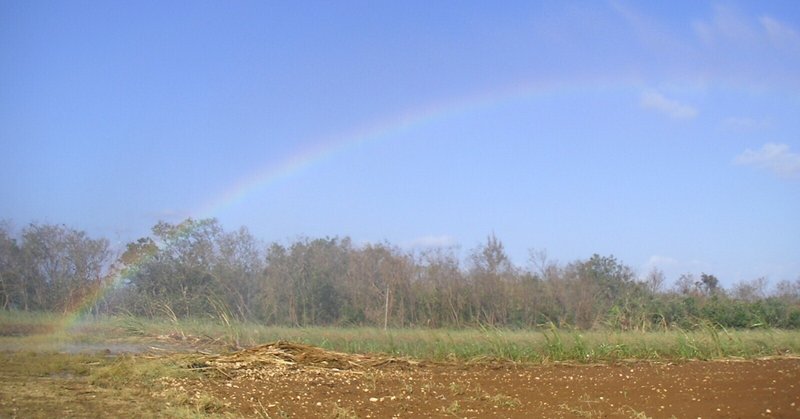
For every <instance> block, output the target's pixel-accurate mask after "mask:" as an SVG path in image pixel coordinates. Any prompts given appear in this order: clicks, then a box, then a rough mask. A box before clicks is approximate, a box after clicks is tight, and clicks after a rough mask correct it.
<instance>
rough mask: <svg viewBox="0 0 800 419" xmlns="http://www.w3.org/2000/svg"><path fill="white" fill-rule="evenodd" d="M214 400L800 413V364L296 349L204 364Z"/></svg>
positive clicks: (554, 412)
mask: <svg viewBox="0 0 800 419" xmlns="http://www.w3.org/2000/svg"><path fill="white" fill-rule="evenodd" d="M191 367H192V368H196V369H200V370H201V371H205V373H206V374H207V376H208V377H209V378H210V379H207V380H200V379H191V378H184V379H176V380H171V381H170V387H173V388H179V389H180V391H185V392H188V393H192V392H194V393H196V394H200V393H203V394H212V395H213V396H214V397H215V398H216V399H217V400H218V401H219V402H220V403H221V408H222V409H223V410H225V411H231V412H236V413H238V414H242V415H244V416H260V417H273V418H277V417H362V418H384V417H386V418H390V417H459V418H478V417H510V418H524V417H565V418H569V417H583V418H599V417H636V418H645V417H653V418H660V417H664V418H669V417H673V416H674V417H693V418H696V417H702V418H712V417H725V418H736V417H740V418H754V417H787V418H789V417H800V359H796V358H776V359H760V360H747V361H745V360H726V361H710V362H701V361H693V362H679V363H669V362H661V363H657V362H629V363H617V364H610V365H567V364H550V365H519V364H510V363H477V364H463V363H462V364H438V363H418V362H413V361H410V360H404V359H396V358H381V357H372V356H364V355H349V354H342V353H336V352H329V351H324V350H322V349H319V348H314V347H309V346H304V345H297V344H292V343H286V342H278V343H275V344H269V345H263V346H259V347H255V348H251V349H247V350H244V351H240V352H235V353H231V354H227V355H219V356H205V357H199V358H198V359H197V360H195V361H194V362H193V363H192V366H191Z"/></svg>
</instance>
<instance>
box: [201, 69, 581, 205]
mask: <svg viewBox="0 0 800 419" xmlns="http://www.w3.org/2000/svg"><path fill="white" fill-rule="evenodd" d="M587 87H588V86H587ZM574 88H575V86H574V84H573V85H571V87H570V88H567V87H566V85H562V84H557V83H550V84H535V83H517V84H513V85H509V86H504V87H502V88H496V89H491V90H487V91H483V92H480V93H475V94H471V95H466V96H463V97H458V98H454V99H450V100H446V101H441V102H434V103H429V104H425V105H422V106H419V107H416V108H413V109H409V110H406V111H404V112H401V113H398V114H394V115H389V116H387V117H384V118H381V119H379V120H377V121H372V122H370V123H367V124H364V125H361V126H358V127H355V128H352V129H350V130H347V131H344V132H340V133H336V134H333V135H329V136H325V137H323V138H319V139H316V140H315V141H311V142H310V143H311V144H312V145H311V146H309V147H307V148H305V149H303V150H300V151H299V152H297V153H296V154H294V155H292V156H290V157H288V158H286V159H285V160H283V161H281V162H279V163H277V164H274V165H267V166H265V167H262V168H260V169H258V170H256V171H254V172H252V173H250V174H248V175H247V176H244V177H242V178H241V179H240V180H239V181H238V182H236V183H235V184H234V185H233V186H231V187H230V188H229V189H227V190H226V191H224V192H223V193H221V194H219V195H217V196H215V197H214V198H213V199H212V200H210V201H208V202H207V203H205V204H204V205H202V206H201V207H200V209H198V210H197V211H196V212H195V213H194V214H195V217H196V218H208V217H214V216H216V215H218V214H220V213H221V212H223V211H224V210H226V209H228V208H231V207H234V206H236V205H237V204H239V203H241V202H243V201H245V200H246V199H247V197H248V196H251V195H253V194H255V193H257V192H258V191H261V190H263V189H264V188H265V187H267V186H268V185H272V184H274V183H276V182H279V181H281V180H283V179H287V178H290V177H292V176H295V175H297V174H299V173H302V172H303V170H304V169H307V168H309V167H312V166H314V165H315V164H317V163H319V162H321V161H324V160H328V159H331V158H333V157H335V156H336V155H339V154H342V153H344V152H345V151H346V150H349V149H353V148H357V147H359V146H361V145H363V144H366V143H372V142H378V141H381V140H383V139H386V138H391V137H392V135H393V134H397V133H402V132H403V131H408V130H412V129H415V128H420V127H424V126H425V125H426V124H429V123H432V122H435V121H438V120H441V119H446V118H448V117H451V116H456V115H459V114H463V113H467V112H471V111H475V110H480V109H482V108H488V107H491V106H493V105H498V104H501V103H506V102H509V101H513V100H516V99H524V98H529V97H533V96H537V95H546V94H550V93H557V92H559V91H564V90H572V89H574ZM576 90H577V89H576Z"/></svg>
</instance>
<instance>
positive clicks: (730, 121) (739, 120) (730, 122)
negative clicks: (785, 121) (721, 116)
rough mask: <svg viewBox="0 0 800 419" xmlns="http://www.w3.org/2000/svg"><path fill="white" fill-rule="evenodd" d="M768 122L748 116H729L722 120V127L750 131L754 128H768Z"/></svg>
mask: <svg viewBox="0 0 800 419" xmlns="http://www.w3.org/2000/svg"><path fill="white" fill-rule="evenodd" d="M769 126H770V122H769V120H767V119H763V118H762V119H757V118H748V117H735V116H733V117H730V118H725V120H723V121H722V127H723V128H725V129H729V130H735V131H751V130H756V129H763V128H768V127H769Z"/></svg>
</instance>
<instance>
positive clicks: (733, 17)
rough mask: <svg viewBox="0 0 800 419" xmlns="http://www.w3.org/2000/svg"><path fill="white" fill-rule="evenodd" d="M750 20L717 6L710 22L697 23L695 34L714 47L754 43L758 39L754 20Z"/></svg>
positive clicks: (734, 11)
mask: <svg viewBox="0 0 800 419" xmlns="http://www.w3.org/2000/svg"><path fill="white" fill-rule="evenodd" d="M748 20H750V19H748V18H747V17H745V16H742V15H741V14H739V13H738V12H737V11H736V10H734V9H731V8H728V7H724V6H717V7H715V8H714V16H713V17H712V18H711V20H710V21H695V22H694V24H693V25H692V26H693V28H694V31H695V34H696V35H697V36H698V37H699V38H700V40H701V41H702V42H703V43H705V44H706V45H709V46H712V45H716V44H718V43H720V42H724V41H733V42H736V43H740V44H741V43H750V42H753V41H755V40H756V38H757V31H756V30H755V28H754V27H753V25H752V23H751V22H752V20H750V21H749V22H748Z"/></svg>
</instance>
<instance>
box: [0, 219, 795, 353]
mask: <svg viewBox="0 0 800 419" xmlns="http://www.w3.org/2000/svg"><path fill="white" fill-rule="evenodd" d="M109 255H110V250H109V248H108V241H107V240H105V239H93V238H90V237H88V236H87V235H86V234H85V233H84V232H81V231H76V230H73V229H70V228H68V227H66V226H60V225H36V224H32V225H30V226H28V227H26V228H25V229H23V231H22V232H21V234H20V235H19V236H15V235H14V234H12V232H11V231H10V230H9V228H8V226H7V225H6V224H2V223H0V308H1V309H2V310H4V311H7V312H16V311H52V312H56V313H70V314H73V313H74V312H75V311H83V312H86V313H88V314H91V315H93V316H98V315H101V314H130V315H133V316H136V317H137V318H139V317H149V318H161V319H168V320H169V322H170V323H171V324H176V323H177V322H178V320H183V319H213V321H214V322H220V323H221V324H225V325H227V327H228V328H229V334H230V336H231V338H232V339H237V336H238V335H237V333H238V332H237V331H236V330H235V328H233V327H232V325H233V324H239V323H243V322H261V323H266V324H270V325H279V326H293V327H311V326H328V325H338V326H383V327H387V328H390V327H395V328H396V327H407V326H413V327H423V326H424V327H439V328H470V327H489V328H491V329H494V328H533V327H536V325H539V324H546V323H550V322H552V323H553V324H555V325H558V327H559V328H562V329H564V328H566V329H569V328H576V329H579V330H604V329H611V330H620V331H650V330H661V331H664V330H669V329H671V328H680V329H682V330H697V329H701V328H703V324H714V325H717V326H718V327H722V328H725V329H726V330H727V329H748V328H800V280H797V281H795V282H792V281H782V282H780V283H779V284H777V286H776V288H775V291H774V292H773V293H772V294H768V293H767V292H766V289H767V283H766V279H764V278H759V279H757V280H754V281H752V282H746V283H740V284H738V285H737V286H736V287H734V289H733V290H732V291H730V292H729V291H728V290H725V289H724V288H723V287H722V286H721V282H720V280H719V279H718V278H717V277H716V276H714V275H711V274H707V273H701V274H700V275H699V277H695V276H694V275H692V274H686V275H682V276H681V277H680V279H679V280H678V282H677V283H676V287H675V291H663V290H662V283H663V280H664V278H663V274H661V273H660V272H658V271H653V272H651V273H650V274H648V276H646V277H645V278H641V279H640V278H638V277H637V275H636V274H635V273H634V271H633V270H632V269H631V268H630V267H629V266H627V265H625V264H623V263H622V262H621V261H619V260H617V259H616V258H615V257H614V256H601V255H598V254H594V255H592V256H591V257H590V258H588V259H585V260H576V261H574V262H571V263H568V264H566V265H564V266H559V265H557V264H555V263H550V262H548V261H547V260H546V255H545V254H544V253H542V252H532V264H533V265H534V266H535V271H533V270H525V269H521V268H519V267H517V266H514V265H513V264H512V263H511V261H510V259H509V257H508V255H507V254H506V252H505V249H504V246H503V243H502V242H501V241H500V240H499V239H498V238H497V237H495V236H494V235H490V236H489V237H488V238H487V240H486V242H485V243H482V244H481V245H479V246H478V247H477V248H475V249H473V250H472V251H471V252H470V256H469V258H468V259H467V261H466V263H465V266H462V263H461V261H460V260H459V258H458V257H457V256H456V254H455V253H454V252H453V251H452V250H448V249H429V250H425V251H422V252H418V253H412V252H407V251H403V250H401V249H399V248H397V247H394V246H392V245H390V244H386V243H381V244H368V245H364V246H354V245H353V243H352V242H351V241H350V239H349V238H346V237H345V238H336V237H335V238H324V239H307V238H301V239H297V240H295V241H293V242H291V243H288V244H279V243H272V244H270V245H269V246H264V245H263V244H261V243H260V242H258V240H256V239H255V238H254V237H253V236H252V235H250V233H249V232H248V231H247V229H246V228H240V229H239V230H236V231H233V232H226V231H224V229H223V228H222V227H221V226H220V225H219V223H218V221H217V220H215V219H201V220H194V219H187V220H184V221H183V222H180V223H178V224H171V223H166V222H159V223H157V224H156V225H155V226H154V227H153V228H152V233H151V235H150V236H149V237H143V238H140V239H138V240H135V241H133V242H131V243H129V244H128V245H127V246H126V248H125V251H124V252H123V253H122V255H121V256H120V257H119V259H118V260H117V261H115V262H112V261H111V260H110V256H109ZM128 327H129V328H130V329H132V330H135V329H140V328H141V327H140V325H137V324H135V322H130V324H128ZM549 338H551V339H555V338H556V336H549ZM552 343H553V344H554V345H555V344H556V343H557V341H556V340H553V341H552ZM562 343H563V342H562ZM574 343H575V346H576V347H577V348H579V347H580V346H581V342H580V341H578V342H574ZM685 343H686V345H685V346H686V347H687V348H688V349H690V345H689V343H690V342H688V341H687V342H685ZM552 349H553V350H557V349H558V347H557V346H554V347H553V348H552ZM606 349H608V348H606ZM619 349H620V348H616V349H614V351H615V352H619ZM688 349H687V350H688Z"/></svg>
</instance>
